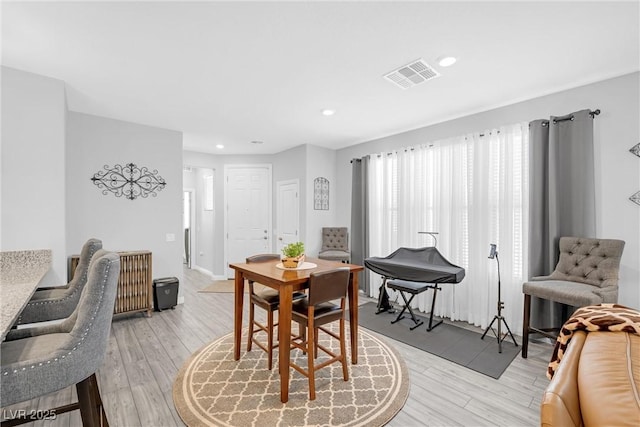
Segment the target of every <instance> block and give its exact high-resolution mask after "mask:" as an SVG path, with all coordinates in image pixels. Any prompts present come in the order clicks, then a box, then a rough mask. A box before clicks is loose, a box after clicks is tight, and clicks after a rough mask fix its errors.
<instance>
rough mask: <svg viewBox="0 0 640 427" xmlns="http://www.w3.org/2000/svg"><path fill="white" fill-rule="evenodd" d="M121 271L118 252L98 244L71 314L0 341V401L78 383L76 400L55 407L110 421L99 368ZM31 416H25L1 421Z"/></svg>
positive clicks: (89, 420) (89, 421)
mask: <svg viewBox="0 0 640 427" xmlns="http://www.w3.org/2000/svg"><path fill="white" fill-rule="evenodd" d="M119 275H120V256H119V255H118V254H116V253H113V252H107V251H104V250H99V251H98V252H96V254H95V255H94V258H93V260H92V261H91V264H90V266H89V274H88V278H87V284H86V286H85V287H84V289H83V291H82V295H81V296H80V301H79V302H78V305H77V307H76V309H75V311H74V312H73V313H72V314H71V316H70V317H68V318H67V319H65V320H64V321H63V322H61V323H57V324H54V325H47V326H38V327H34V328H24V329H16V330H12V331H11V332H9V334H8V335H7V340H6V341H4V342H3V343H2V344H1V345H0V351H1V352H2V366H1V368H0V372H1V373H0V381H1V383H0V384H1V386H2V395H1V397H0V406H2V407H6V406H9V405H13V404H14V403H18V402H23V401H26V400H30V399H34V398H36V397H39V396H43V395H46V394H49V393H53V392H55V391H58V390H62V389H64V388H66V387H69V386H70V385H73V384H75V385H76V389H77V391H78V402H77V403H75V404H71V405H66V406H63V407H60V408H55V409H54V410H53V411H55V413H56V414H62V413H65V412H69V411H72V410H75V409H80V415H81V417H82V424H83V425H84V426H98V425H100V426H108V422H107V416H106V413H105V411H104V407H103V405H102V399H101V398H100V391H99V390H98V383H97V379H96V375H95V373H96V372H97V371H98V369H99V368H100V365H101V364H102V361H103V360H104V358H105V356H106V353H107V344H108V341H109V330H110V328H111V319H112V316H113V307H114V304H115V298H116V292H117V284H118V277H119ZM31 421H32V420H30V419H28V418H27V417H26V416H24V417H22V418H20V417H19V418H14V419H13V420H8V421H6V422H3V425H6V424H9V425H17V424H24V423H28V422H31ZM5 423H6V424H5Z"/></svg>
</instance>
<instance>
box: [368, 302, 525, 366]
mask: <svg viewBox="0 0 640 427" xmlns="http://www.w3.org/2000/svg"><path fill="white" fill-rule="evenodd" d="M414 311H415V310H414ZM397 315H398V312H396V313H387V312H384V313H380V314H376V304H375V303H373V302H369V303H366V304H363V305H361V306H360V308H359V310H358V323H359V324H360V325H361V326H362V327H364V328H367V329H370V330H372V331H375V332H377V333H379V334H382V335H385V336H387V337H390V338H393V339H394V340H397V341H400V342H403V343H405V344H408V345H410V346H412V347H415V348H419V349H420V350H424V351H426V352H428V353H431V354H434V355H436V356H440V357H442V358H443V359H447V360H450V361H451V362H455V363H457V364H458V365H462V366H464V367H466V368H469V369H473V370H474V371H477V372H480V373H482V374H485V375H487V376H490V377H492V378H495V379H498V378H500V375H502V373H503V372H504V371H505V369H507V368H508V367H509V365H510V364H511V362H512V361H513V359H514V358H515V357H516V355H517V354H519V353H520V350H521V348H520V347H519V346H518V347H516V346H514V345H513V341H511V337H507V338H505V339H504V341H502V353H498V340H497V339H496V337H495V335H494V334H493V333H492V332H491V331H489V332H488V333H487V335H486V336H485V337H484V339H483V340H482V339H480V337H481V336H482V334H479V333H476V332H473V331H469V330H467V329H462V328H458V327H457V326H453V325H449V324H447V323H442V324H441V325H439V326H437V327H436V328H434V329H432V330H431V331H430V332H428V331H427V325H428V324H429V318H428V317H424V316H418V317H421V318H422V320H423V321H424V324H423V325H421V326H419V327H418V328H416V329H414V330H413V331H411V330H409V327H410V326H413V325H414V323H413V321H412V320H411V316H410V315H408V313H407V312H405V318H404V319H402V320H400V321H399V322H397V323H394V324H391V321H392V320H395V318H396V317H397ZM436 319H437V318H434V323H435V322H436ZM438 320H439V319H438ZM495 326H497V324H496V323H494V327H495ZM503 327H504V325H503Z"/></svg>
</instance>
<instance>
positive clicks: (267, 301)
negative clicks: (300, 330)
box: [246, 254, 305, 370]
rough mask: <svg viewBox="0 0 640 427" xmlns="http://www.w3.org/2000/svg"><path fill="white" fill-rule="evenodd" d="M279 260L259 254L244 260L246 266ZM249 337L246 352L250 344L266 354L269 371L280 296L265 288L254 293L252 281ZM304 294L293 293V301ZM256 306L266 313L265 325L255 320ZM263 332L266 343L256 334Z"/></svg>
mask: <svg viewBox="0 0 640 427" xmlns="http://www.w3.org/2000/svg"><path fill="white" fill-rule="evenodd" d="M274 260H280V255H278V254H260V255H253V256H250V257H248V258H247V259H246V262H247V264H249V263H252V262H267V261H274ZM248 282H249V337H248V340H247V351H251V347H252V344H254V343H255V345H257V346H258V347H260V348H261V349H262V350H264V351H265V352H266V353H267V365H268V367H269V370H271V369H272V368H273V349H274V347H276V346H277V345H276V343H274V342H273V329H274V328H275V327H276V326H278V324H277V323H275V322H274V319H273V313H275V312H276V311H277V310H278V305H279V303H280V296H279V295H278V291H276V290H275V289H271V288H266V289H264V290H261V291H260V292H255V288H254V281H253V280H249V281H248ZM304 297H305V294H304V293H302V292H294V293H293V300H294V301H296V300H299V299H301V298H304ZM256 306H258V307H260V308H262V309H264V310H265V311H266V312H267V324H266V325H264V324H262V323H260V322H258V321H257V320H255V312H254V311H255V307H256ZM260 332H264V333H266V334H267V343H266V344H263V343H261V342H260V341H259V340H258V339H257V338H256V334H258V333H260Z"/></svg>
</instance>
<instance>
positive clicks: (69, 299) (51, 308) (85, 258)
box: [16, 239, 102, 325]
mask: <svg viewBox="0 0 640 427" xmlns="http://www.w3.org/2000/svg"><path fill="white" fill-rule="evenodd" d="M99 249H102V241H101V240H98V239H89V240H87V242H86V243H85V244H84V246H83V247H82V251H81V252H80V259H79V263H78V266H77V267H76V271H75V274H74V275H73V279H71V281H70V282H69V283H67V284H66V285H65V286H56V287H43V288H38V289H36V291H35V293H34V294H33V296H32V297H31V299H30V300H29V302H28V303H27V306H26V307H25V308H24V310H22V313H20V316H18V320H17V321H16V325H24V324H27V323H38V322H46V321H49V320H58V319H64V318H66V317H69V316H70V315H71V313H73V311H74V310H75V309H76V306H77V305H78V301H79V300H80V294H81V293H82V289H83V288H84V286H85V284H86V283H87V273H88V271H89V262H90V261H91V258H92V257H93V255H94V254H95V253H96V251H98V250H99Z"/></svg>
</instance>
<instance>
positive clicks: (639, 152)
mask: <svg viewBox="0 0 640 427" xmlns="http://www.w3.org/2000/svg"><path fill="white" fill-rule="evenodd" d="M629 152H630V153H631V154H635V155H636V156H638V157H640V142H639V143H637V144H636V145H634V146H633V147H631V148H630V149H629ZM629 200H631V201H632V202H633V203H635V204H636V205H638V206H640V191H637V192H636V193H635V194H632V195H631V197H629Z"/></svg>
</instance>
